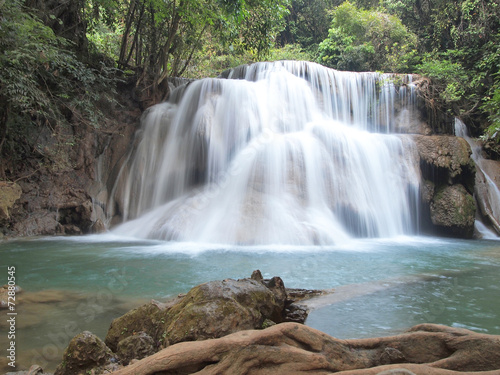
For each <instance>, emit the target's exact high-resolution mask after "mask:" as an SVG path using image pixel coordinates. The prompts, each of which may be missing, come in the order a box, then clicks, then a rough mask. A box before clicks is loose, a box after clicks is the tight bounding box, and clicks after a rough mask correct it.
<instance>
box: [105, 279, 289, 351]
mask: <svg viewBox="0 0 500 375" xmlns="http://www.w3.org/2000/svg"><path fill="white" fill-rule="evenodd" d="M272 280H273V282H272V283H270V285H269V287H268V286H266V284H265V283H264V282H263V281H258V280H252V279H242V280H232V279H226V280H222V281H211V282H208V283H205V284H201V285H198V286H196V287H194V288H192V289H191V290H190V291H189V292H188V293H187V294H186V295H185V296H184V297H182V298H180V299H178V300H177V301H176V302H175V303H173V304H168V305H165V306H160V305H159V304H158V303H155V302H152V303H149V304H146V305H144V306H141V307H139V308H138V309H135V310H132V311H130V312H128V313H127V314H125V315H123V316H122V317H120V318H117V319H115V320H114V321H113V323H112V324H111V327H110V329H109V331H108V334H107V336H106V340H105V342H106V344H107V345H108V346H109V347H110V348H111V349H112V350H113V351H116V350H117V348H118V346H119V345H120V343H121V341H122V340H125V339H127V338H128V337H130V336H132V335H134V334H137V333H138V332H144V333H145V334H147V335H149V336H150V337H151V338H152V339H153V341H154V343H155V344H156V345H157V347H156V350H158V349H160V348H162V347H166V346H168V345H172V344H175V343H178V342H182V341H194V340H204V339H210V338H218V337H222V336H225V335H228V334H230V333H233V332H237V331H241V330H246V329H260V328H262V324H263V323H264V321H265V320H266V319H269V320H272V321H274V322H277V323H279V322H281V321H283V311H284V305H285V298H286V292H285V287H284V285H283V281H281V279H279V278H273V279H272Z"/></svg>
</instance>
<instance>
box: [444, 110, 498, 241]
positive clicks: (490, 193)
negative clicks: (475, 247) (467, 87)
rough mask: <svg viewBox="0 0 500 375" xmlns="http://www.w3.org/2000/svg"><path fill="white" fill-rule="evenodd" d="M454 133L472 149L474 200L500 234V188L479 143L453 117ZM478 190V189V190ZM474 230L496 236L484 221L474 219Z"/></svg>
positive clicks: (459, 121)
mask: <svg viewBox="0 0 500 375" xmlns="http://www.w3.org/2000/svg"><path fill="white" fill-rule="evenodd" d="M454 130H455V135H456V136H457V137H462V138H464V139H465V140H466V141H467V143H468V144H469V145H470V147H471V150H472V160H474V162H475V163H476V168H477V170H476V192H475V195H476V201H477V202H478V203H479V204H480V209H481V211H482V212H483V214H484V215H485V216H486V217H487V218H488V220H489V222H490V224H491V225H492V226H493V228H495V231H496V232H497V233H499V234H500V190H499V188H498V186H497V184H496V183H495V182H494V181H493V179H492V177H491V176H490V174H489V173H488V168H487V165H486V164H487V163H488V160H487V159H485V158H484V157H483V155H482V151H481V145H480V144H479V143H478V142H476V141H475V140H474V139H472V138H471V137H469V134H468V131H467V126H466V125H465V124H464V122H463V121H462V120H460V119H459V118H455V129H454ZM479 190H480V191H479ZM475 227H476V230H477V231H478V232H479V233H480V234H481V235H482V237H483V238H490V239H491V238H498V236H497V235H496V234H495V233H494V232H492V231H491V230H489V229H488V228H487V227H486V226H485V225H484V223H482V222H481V221H480V220H476V223H475Z"/></svg>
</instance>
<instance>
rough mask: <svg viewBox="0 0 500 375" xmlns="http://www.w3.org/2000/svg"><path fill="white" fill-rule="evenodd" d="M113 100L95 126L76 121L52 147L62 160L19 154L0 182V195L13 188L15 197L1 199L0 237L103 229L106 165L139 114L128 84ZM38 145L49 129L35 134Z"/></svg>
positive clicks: (47, 139)
mask: <svg viewBox="0 0 500 375" xmlns="http://www.w3.org/2000/svg"><path fill="white" fill-rule="evenodd" d="M119 92H120V98H119V103H117V104H116V105H115V106H113V107H111V108H108V109H107V111H106V113H107V115H108V118H107V119H106V121H105V122H104V123H103V124H101V126H100V127H99V128H98V129H95V128H91V127H88V126H83V125H81V124H80V123H78V121H77V120H75V121H74V124H73V126H72V128H71V129H68V130H67V131H68V133H70V134H69V135H70V136H71V138H72V139H74V142H72V143H71V144H67V145H64V146H62V147H61V149H60V150H58V152H59V153H60V154H61V155H62V157H63V158H64V160H65V163H61V164H60V165H58V166H57V168H54V167H53V166H48V165H45V164H44V163H42V162H40V159H37V158H36V156H34V157H33V159H29V158H28V159H25V160H23V161H22V162H21V163H22V165H21V166H18V167H17V168H15V167H12V168H11V169H13V170H17V173H16V174H15V175H14V176H12V180H13V181H14V183H9V184H2V185H0V195H2V196H5V197H7V194H9V195H8V196H12V194H10V193H9V192H10V191H11V190H12V189H18V190H19V192H20V194H19V196H16V198H17V199H15V200H12V199H2V201H3V200H5V204H3V206H5V207H3V206H2V210H3V212H5V213H6V214H4V215H2V216H1V217H0V236H7V237H18V236H19V237H21V236H38V235H64V234H85V233H91V232H99V231H102V230H104V228H105V225H104V220H105V215H104V211H103V209H104V205H105V202H106V194H107V193H106V192H107V186H106V184H107V183H108V181H109V177H110V173H111V171H112V168H111V166H112V165H118V164H119V159H120V158H121V157H123V155H126V151H127V149H128V147H129V145H130V140H131V139H133V135H134V133H135V131H136V127H137V125H138V124H139V118H140V115H141V112H142V111H141V108H140V102H139V100H137V98H136V97H135V95H134V91H133V87H130V86H127V85H123V86H122V87H120V88H119ZM37 141H38V142H39V145H38V146H37V147H38V148H40V149H41V150H43V149H44V148H46V147H49V146H50V145H51V144H53V142H54V140H53V139H52V137H51V135H50V134H46V135H44V136H38V139H37Z"/></svg>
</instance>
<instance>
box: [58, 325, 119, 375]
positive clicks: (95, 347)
mask: <svg viewBox="0 0 500 375" xmlns="http://www.w3.org/2000/svg"><path fill="white" fill-rule="evenodd" d="M112 358H113V353H112V352H111V350H110V349H109V348H108V347H107V346H106V344H105V343H104V342H103V341H102V340H101V339H100V338H99V337H97V336H95V335H94V334H92V333H90V332H88V331H85V332H83V333H80V334H79V335H77V336H75V337H74V338H73V339H72V340H71V341H70V343H69V345H68V347H67V348H66V350H65V351H64V355H63V361H62V362H61V363H60V364H59V366H57V368H56V371H55V373H54V375H75V374H84V373H86V371H92V370H93V371H94V373H95V374H99V373H101V372H102V371H103V370H104V368H105V367H106V366H107V365H110V364H111V361H112Z"/></svg>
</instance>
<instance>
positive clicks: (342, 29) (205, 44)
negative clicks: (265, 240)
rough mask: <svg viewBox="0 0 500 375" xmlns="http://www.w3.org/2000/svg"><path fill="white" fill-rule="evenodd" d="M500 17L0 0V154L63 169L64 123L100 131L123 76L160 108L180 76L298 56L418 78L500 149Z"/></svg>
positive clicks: (321, 2)
mask: <svg viewBox="0 0 500 375" xmlns="http://www.w3.org/2000/svg"><path fill="white" fill-rule="evenodd" d="M499 26H500V3H499V1H498V0H493V1H491V0H451V1H450V0H380V1H375V0H351V1H341V0H71V1H66V0H0V50H1V53H0V103H2V105H1V107H0V153H1V156H2V159H3V160H7V159H9V160H11V162H15V159H16V158H17V159H19V160H22V159H23V158H24V157H25V156H26V155H27V154H36V155H37V156H38V157H39V158H41V159H43V160H44V162H46V163H53V164H54V163H55V164H57V163H58V151H57V150H58V147H59V146H60V145H65V146H67V145H68V144H69V145H70V144H71V143H72V142H74V139H73V138H72V137H71V136H70V135H68V132H66V131H65V128H66V127H68V126H74V123H75V119H78V123H79V124H84V125H85V126H90V127H91V128H95V129H98V128H99V127H100V126H101V125H100V124H101V123H102V120H103V118H105V116H106V108H107V106H109V105H110V103H113V102H115V101H116V98H117V85H119V84H120V83H121V82H129V83H130V82H132V83H133V84H134V85H135V87H137V88H140V89H141V90H142V91H143V92H144V93H146V95H148V97H149V98H150V101H151V103H156V102H160V101H162V100H164V99H165V97H166V96H167V95H168V85H167V84H166V83H167V80H168V78H169V77H185V78H194V79H196V78H202V77H216V76H217V75H218V74H220V73H221V72H222V71H223V70H225V69H228V68H231V67H235V66H237V65H240V64H245V63H251V62H254V61H263V60H281V59H289V60H309V61H315V62H317V63H320V64H322V65H325V66H328V67H331V68H334V69H339V70H350V71H382V72H393V73H416V74H419V75H420V76H422V77H425V79H426V82H428V88H427V90H426V91H425V92H424V94H423V95H425V99H426V101H427V103H428V104H429V106H430V108H432V110H433V111H434V112H435V113H436V116H438V117H443V116H444V117H446V116H448V117H459V118H461V119H462V120H463V121H464V122H465V123H466V124H467V125H468V127H469V129H470V131H471V133H472V135H473V136H474V137H478V138H481V139H482V140H483V141H484V142H485V143H486V144H489V147H488V149H489V150H491V155H490V157H492V158H498V157H499V155H498V154H497V152H496V150H497V147H498V143H499V142H500V132H499V130H500V27H499ZM42 129H43V131H46V132H48V133H50V134H52V136H53V139H54V141H53V142H52V144H51V145H50V147H47V145H45V146H44V147H43V148H40V147H38V146H37V144H36V140H35V138H34V137H32V134H34V133H37V132H41V131H42ZM21 140H22V141H21ZM5 169H6V167H5V164H3V165H2V168H1V170H0V177H2V179H5V178H8V174H9V173H8V172H6V170H5Z"/></svg>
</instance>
